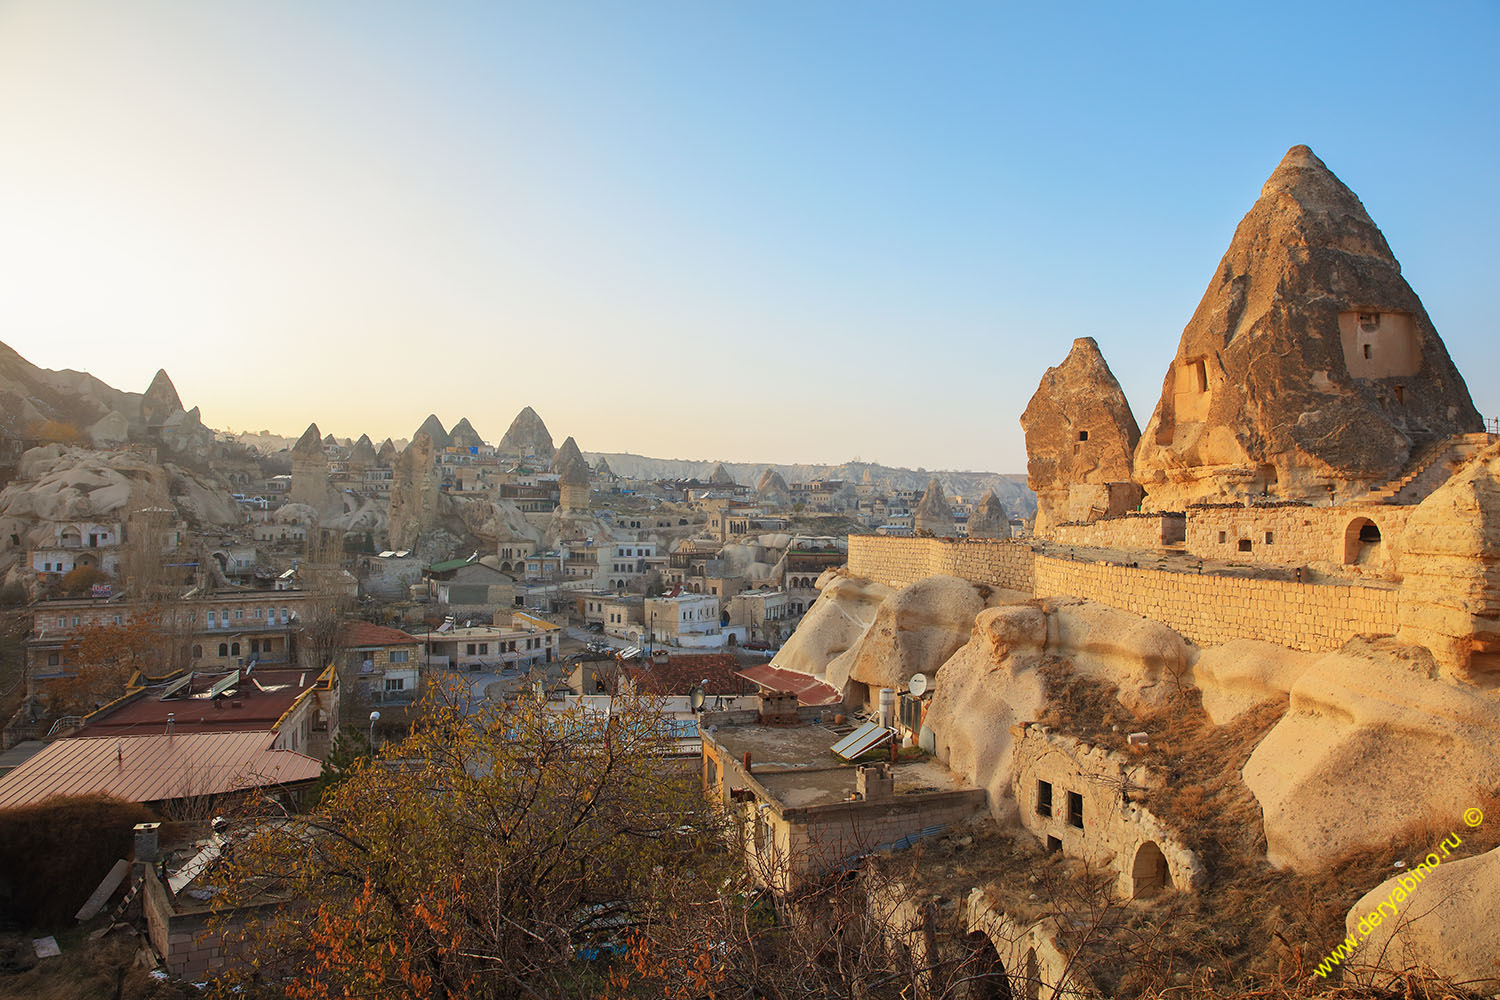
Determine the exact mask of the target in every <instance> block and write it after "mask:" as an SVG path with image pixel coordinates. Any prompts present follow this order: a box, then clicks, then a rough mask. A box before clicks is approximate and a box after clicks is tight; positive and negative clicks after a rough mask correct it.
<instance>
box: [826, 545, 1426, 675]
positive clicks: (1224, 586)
mask: <svg viewBox="0 0 1500 1000" xmlns="http://www.w3.org/2000/svg"><path fill="white" fill-rule="evenodd" d="M849 572H850V573H851V574H853V575H854V576H858V577H863V578H865V579H870V580H876V581H878V582H880V583H884V584H887V585H890V586H895V587H904V586H908V585H910V584H912V583H914V582H916V581H917V580H921V579H923V578H925V577H928V576H932V575H935V574H939V573H947V574H952V575H954V576H960V577H963V578H964V579H966V580H969V581H971V582H974V583H988V584H990V585H992V586H997V587H1005V588H1008V589H1012V590H1022V591H1026V592H1028V593H1033V594H1037V595H1040V596H1048V595H1054V594H1071V595H1073V596H1075V597H1083V598H1087V599H1089V600H1093V601H1099V602H1100V603H1102V604H1108V605H1110V606H1111V607H1115V608H1119V609H1120V610H1122V611H1129V612H1132V613H1134V614H1138V615H1141V616H1143V617H1145V618H1151V619H1153V620H1155V621H1158V622H1161V623H1162V624H1164V625H1167V626H1168V627H1170V628H1173V629H1176V630H1177V631H1178V632H1180V633H1181V634H1182V635H1184V636H1186V637H1187V638H1188V639H1190V640H1192V641H1193V642H1195V643H1197V644H1198V645H1200V646H1214V645H1219V644H1220V643H1225V642H1229V641H1231V640H1233V639H1262V640H1265V641H1266V642H1273V643H1276V644H1278V645H1282V646H1286V647H1288V648H1290V649H1300V650H1306V651H1309V652H1326V651H1328V650H1333V649H1338V648H1339V647H1340V646H1342V645H1343V644H1344V643H1345V642H1347V641H1348V640H1350V639H1352V638H1354V637H1355V636H1358V635H1394V634H1395V632H1396V627H1397V607H1398V603H1399V601H1398V592H1397V591H1396V590H1395V589H1394V588H1391V587H1388V586H1384V585H1374V586H1366V585H1359V584H1350V585H1344V584H1340V585H1323V584H1311V583H1292V582H1290V581H1284V580H1258V579H1247V578H1244V577H1231V576H1216V575H1213V574H1202V575H1200V574H1197V573H1173V572H1168V571H1165V570H1157V569H1135V568H1130V567H1125V566H1111V565H1106V564H1098V563H1090V562H1078V561H1074V560H1071V559H1067V558H1065V557H1059V556H1046V555H1041V554H1038V553H1035V552H1033V551H1032V550H1031V548H1030V547H1029V546H1028V545H1027V544H1026V543H1024V542H1018V541H1015V540H1009V541H998V540H997V541H990V540H977V541H976V540H969V541H959V540H955V539H947V538H890V537H885V536H877V535H855V536H851V537H850V539H849Z"/></svg>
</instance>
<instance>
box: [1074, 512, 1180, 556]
mask: <svg viewBox="0 0 1500 1000" xmlns="http://www.w3.org/2000/svg"><path fill="white" fill-rule="evenodd" d="M1186 521H1187V518H1186V516H1185V515H1183V514H1175V513H1154V514H1122V515H1121V516H1119V517H1104V518H1100V519H1098V520H1096V521H1089V522H1086V523H1083V524H1058V525H1054V526H1053V528H1052V530H1051V536H1052V539H1053V540H1054V541H1056V542H1058V543H1060V544H1062V545H1087V546H1092V547H1095V548H1101V549H1148V550H1151V549H1160V548H1162V547H1164V546H1166V545H1169V544H1172V543H1174V542H1180V541H1182V540H1183V537H1184V525H1185V523H1186Z"/></svg>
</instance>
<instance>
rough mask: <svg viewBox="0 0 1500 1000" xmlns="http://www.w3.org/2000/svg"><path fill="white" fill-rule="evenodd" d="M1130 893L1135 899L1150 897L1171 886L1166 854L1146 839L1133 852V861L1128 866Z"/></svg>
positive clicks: (1170, 874)
mask: <svg viewBox="0 0 1500 1000" xmlns="http://www.w3.org/2000/svg"><path fill="white" fill-rule="evenodd" d="M1130 882H1131V895H1132V896H1134V897H1135V898H1136V899H1150V898H1151V897H1152V896H1155V895H1156V894H1157V893H1159V892H1161V891H1162V890H1163V889H1170V888H1172V873H1171V871H1170V870H1168V868H1167V856H1166V855H1165V854H1163V853H1162V852H1161V848H1160V847H1157V846H1156V842H1155V841H1151V840H1148V841H1146V842H1145V843H1144V844H1142V845H1141V846H1140V849H1139V850H1137V851H1136V852H1135V863H1134V864H1132V865H1131V866H1130Z"/></svg>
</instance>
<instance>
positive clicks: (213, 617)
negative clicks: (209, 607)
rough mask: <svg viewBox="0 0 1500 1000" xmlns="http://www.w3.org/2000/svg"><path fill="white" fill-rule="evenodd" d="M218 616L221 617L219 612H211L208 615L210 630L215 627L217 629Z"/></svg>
mask: <svg viewBox="0 0 1500 1000" xmlns="http://www.w3.org/2000/svg"><path fill="white" fill-rule="evenodd" d="M218 616H219V613H218V612H217V611H210V612H209V613H208V627H209V628H214V627H216V626H217V625H218V624H219V617H218Z"/></svg>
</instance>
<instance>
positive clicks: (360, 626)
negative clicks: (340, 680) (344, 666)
mask: <svg viewBox="0 0 1500 1000" xmlns="http://www.w3.org/2000/svg"><path fill="white" fill-rule="evenodd" d="M420 641H421V640H420V639H418V638H417V637H416V636H414V635H408V634H406V633H405V632H403V631H401V630H400V629H399V628H388V627H387V626H385V625H374V624H372V623H370V622H349V623H347V624H346V625H345V626H344V627H343V629H342V630H341V631H340V632H339V642H340V643H342V644H343V645H344V646H345V647H346V648H353V649H361V648H363V647H365V646H409V645H415V644H416V643H418V642H420Z"/></svg>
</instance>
